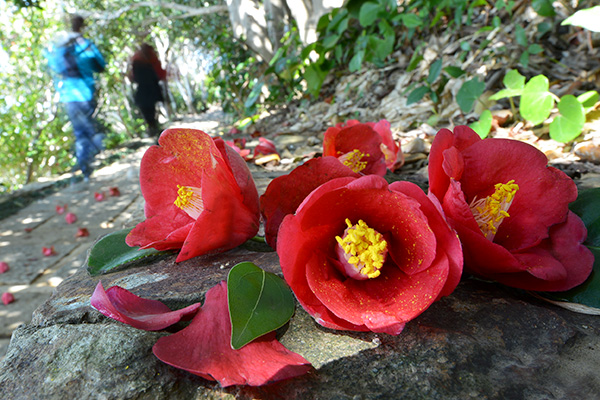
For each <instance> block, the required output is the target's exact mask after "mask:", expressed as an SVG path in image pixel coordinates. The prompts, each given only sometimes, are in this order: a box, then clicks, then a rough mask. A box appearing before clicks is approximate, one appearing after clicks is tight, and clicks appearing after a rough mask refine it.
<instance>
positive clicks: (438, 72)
mask: <svg viewBox="0 0 600 400" xmlns="http://www.w3.org/2000/svg"><path fill="white" fill-rule="evenodd" d="M413 57H415V56H414V55H413ZM422 58H423V57H422V56H417V57H416V58H415V60H417V59H419V60H420V59H422ZM412 65H413V64H412V63H411V64H410V65H409V68H410V67H411V66H412ZM413 68H414V67H413ZM442 72H444V73H445V74H443V73H442ZM464 73H465V71H463V70H462V69H460V68H459V67H455V66H449V67H445V68H442V59H441V58H438V59H437V60H435V61H434V62H433V63H431V65H430V66H429V73H428V74H427V78H425V81H424V82H423V84H422V85H421V86H418V87H417V88H415V89H413V90H412V91H411V92H410V93H409V94H408V97H407V98H406V104H407V105H410V104H413V103H416V102H418V101H420V100H421V99H422V98H423V97H425V96H426V95H429V97H430V98H431V100H432V101H433V102H434V103H436V104H437V103H439V100H440V95H441V94H442V91H443V90H444V88H445V87H446V84H447V83H448V81H449V80H450V77H452V78H458V77H460V76H462V75H463V74H464ZM438 78H439V79H438Z"/></svg>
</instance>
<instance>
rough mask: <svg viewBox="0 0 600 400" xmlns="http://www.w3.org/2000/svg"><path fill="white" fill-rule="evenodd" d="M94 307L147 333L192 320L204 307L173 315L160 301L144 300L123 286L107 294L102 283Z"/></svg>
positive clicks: (93, 301) (93, 296)
mask: <svg viewBox="0 0 600 400" xmlns="http://www.w3.org/2000/svg"><path fill="white" fill-rule="evenodd" d="M90 302H91V304H92V307H94V308H95V309H96V310H98V311H100V312H101V313H102V314H104V315H106V316H107V317H109V318H112V319H114V320H117V321H120V322H122V323H124V324H127V325H130V326H133V327H134V328H137V329H143V330H146V331H159V330H161V329H164V328H166V327H169V326H171V325H173V324H175V323H177V322H179V321H182V320H183V321H186V320H189V319H191V318H192V317H193V316H194V315H195V314H196V312H198V309H199V308H200V303H196V304H192V305H191V306H188V307H185V308H182V309H181V310H176V311H171V309H170V308H169V307H167V306H166V305H164V304H163V303H161V302H160V301H157V300H149V299H143V298H141V297H138V296H136V295H135V294H133V293H131V292H130V291H128V290H126V289H123V288H122V287H119V286H113V287H110V288H109V289H108V290H106V291H105V290H104V287H102V282H98V285H96V289H95V290H94V293H93V294H92V298H91V299H90Z"/></svg>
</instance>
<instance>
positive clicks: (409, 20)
mask: <svg viewBox="0 0 600 400" xmlns="http://www.w3.org/2000/svg"><path fill="white" fill-rule="evenodd" d="M402 23H403V24H404V26H406V27H407V28H409V29H410V28H418V27H419V26H421V25H423V20H422V19H421V18H420V17H419V16H418V15H416V14H411V13H408V14H402Z"/></svg>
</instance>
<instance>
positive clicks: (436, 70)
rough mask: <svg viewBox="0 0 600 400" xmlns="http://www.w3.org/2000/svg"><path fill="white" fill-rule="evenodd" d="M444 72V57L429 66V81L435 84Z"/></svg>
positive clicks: (430, 83)
mask: <svg viewBox="0 0 600 400" xmlns="http://www.w3.org/2000/svg"><path fill="white" fill-rule="evenodd" d="M441 72H442V59H441V58H438V59H437V60H435V61H434V62H433V63H432V64H431V65H430V66H429V75H428V76H427V83H429V85H430V86H431V85H433V82H435V80H436V79H437V78H438V76H440V73H441Z"/></svg>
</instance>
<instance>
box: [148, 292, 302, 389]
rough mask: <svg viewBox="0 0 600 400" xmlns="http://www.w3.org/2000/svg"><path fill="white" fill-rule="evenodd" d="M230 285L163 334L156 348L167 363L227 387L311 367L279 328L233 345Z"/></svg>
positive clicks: (271, 379) (272, 379) (258, 382)
mask: <svg viewBox="0 0 600 400" xmlns="http://www.w3.org/2000/svg"><path fill="white" fill-rule="evenodd" d="M230 342H231V322H230V320H229V310H228V308H227V284H226V283H225V282H221V283H220V284H218V285H216V286H215V287H213V288H212V289H210V290H209V291H208V292H207V293H206V301H205V302H204V306H203V307H202V309H201V310H200V312H198V314H196V316H195V317H194V319H193V320H192V322H191V324H190V325H189V326H188V327H186V328H184V329H182V330H181V331H179V332H177V333H175V334H173V335H170V336H165V337H162V338H160V339H159V340H158V342H156V344H155V345H154V347H153V348H152V351H153V352H154V355H155V356H156V357H158V358H159V359H160V360H161V361H163V362H164V363H167V364H169V365H172V366H174V367H177V368H181V369H184V370H186V371H189V372H191V373H193V374H195V375H199V376H201V377H203V378H205V379H209V380H216V381H218V382H219V383H220V384H221V386H223V387H226V386H231V385H250V386H261V385H265V384H267V383H270V382H275V381H279V380H283V379H288V378H293V377H296V376H300V375H303V374H305V373H306V372H308V371H309V370H310V368H311V366H310V363H309V362H308V361H306V360H305V359H304V358H303V357H302V356H300V355H299V354H296V353H294V352H291V351H289V350H288V349H286V348H285V347H284V346H283V345H282V344H281V343H279V342H278V341H277V340H276V339H275V332H271V333H268V334H266V335H264V336H261V337H259V338H258V339H255V340H254V341H252V342H250V343H248V344H247V345H245V346H244V347H242V348H241V349H239V350H233V349H232V348H231V343H230Z"/></svg>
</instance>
